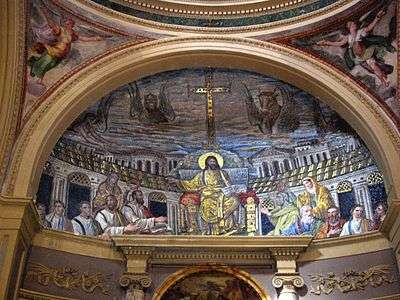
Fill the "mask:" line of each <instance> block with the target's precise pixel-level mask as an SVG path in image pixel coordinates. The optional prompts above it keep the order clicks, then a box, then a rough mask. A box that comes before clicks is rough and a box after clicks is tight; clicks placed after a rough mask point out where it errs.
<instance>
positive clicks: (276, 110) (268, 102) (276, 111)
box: [242, 83, 292, 134]
mask: <svg viewBox="0 0 400 300" xmlns="http://www.w3.org/2000/svg"><path fill="white" fill-rule="evenodd" d="M242 85H243V87H244V90H245V94H246V107H247V117H248V120H249V122H250V124H251V125H253V126H258V129H259V130H260V131H261V132H262V133H265V134H271V133H276V131H277V130H278V129H277V128H276V127H277V125H278V123H279V122H278V121H279V120H280V119H281V118H282V116H284V117H286V116H285V115H288V113H289V111H290V110H291V108H292V105H291V101H290V96H289V93H288V92H287V91H286V90H285V89H284V88H283V87H270V86H269V87H266V88H264V89H263V91H261V92H260V93H259V95H258V100H259V101H258V102H259V105H258V103H256V101H255V99H254V98H253V96H252V94H251V92H250V90H249V89H248V87H247V86H246V85H245V84H244V83H242Z"/></svg>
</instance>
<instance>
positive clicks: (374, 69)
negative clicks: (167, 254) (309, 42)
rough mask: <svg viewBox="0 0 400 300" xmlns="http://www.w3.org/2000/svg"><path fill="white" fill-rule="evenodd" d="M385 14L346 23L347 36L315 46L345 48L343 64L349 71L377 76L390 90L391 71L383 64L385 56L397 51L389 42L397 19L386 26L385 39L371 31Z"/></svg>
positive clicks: (376, 14) (342, 35)
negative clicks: (355, 70)
mask: <svg viewBox="0 0 400 300" xmlns="http://www.w3.org/2000/svg"><path fill="white" fill-rule="evenodd" d="M385 14H386V11H385V10H384V9H376V10H373V11H371V12H369V13H368V14H367V15H365V16H363V17H362V18H361V19H360V20H358V21H354V20H352V21H348V22H347V23H346V29H347V31H348V32H347V33H346V34H339V35H338V36H336V39H334V40H331V39H329V40H328V39H323V40H321V41H319V42H317V43H316V44H317V45H318V46H335V47H346V51H345V53H344V57H343V59H344V61H345V63H346V66H347V67H348V68H349V69H350V70H352V69H353V68H354V67H355V66H357V65H360V66H362V67H363V68H364V69H365V70H367V71H368V72H370V73H372V74H374V75H376V76H377V77H378V79H379V80H380V82H381V83H382V84H383V85H384V86H385V87H388V86H389V81H388V78H387V77H388V75H389V74H391V73H392V72H393V69H394V67H393V66H392V65H389V64H387V63H385V60H384V56H385V54H386V52H394V51H396V49H395V47H393V46H392V42H393V41H394V40H395V38H396V17H395V16H394V17H392V18H391V20H390V22H389V34H388V35H387V36H383V35H375V34H373V30H374V28H375V26H376V25H377V24H378V22H379V21H380V20H381V18H382V17H383V16H384V15H385Z"/></svg>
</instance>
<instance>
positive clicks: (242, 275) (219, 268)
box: [152, 265, 271, 300]
mask: <svg viewBox="0 0 400 300" xmlns="http://www.w3.org/2000/svg"><path fill="white" fill-rule="evenodd" d="M207 271H216V272H221V273H225V274H229V275H232V276H233V277H235V278H238V279H240V280H241V281H244V282H246V283H247V284H248V285H249V286H251V287H252V288H253V289H254V290H255V291H256V293H257V294H258V296H259V297H260V299H261V300H271V297H270V296H269V295H268V294H267V293H266V292H265V291H264V289H263V288H261V285H260V284H259V283H258V282H257V281H256V280H255V279H254V278H253V277H252V276H251V275H250V274H249V273H247V272H245V271H242V270H238V269H236V268H232V267H228V266H224V265H201V266H194V267H187V268H184V269H183V270H179V271H177V272H175V273H173V274H172V275H170V276H169V277H168V278H167V279H166V280H165V281H164V282H163V283H162V284H161V286H160V287H159V288H158V289H157V290H156V291H155V292H154V294H153V298H152V299H153V300H161V297H162V296H163V295H164V293H165V292H166V291H167V290H168V289H169V288H171V287H172V286H173V285H174V284H175V283H177V282H178V281H180V280H182V279H184V278H186V277H188V276H190V275H193V274H196V273H201V272H207Z"/></svg>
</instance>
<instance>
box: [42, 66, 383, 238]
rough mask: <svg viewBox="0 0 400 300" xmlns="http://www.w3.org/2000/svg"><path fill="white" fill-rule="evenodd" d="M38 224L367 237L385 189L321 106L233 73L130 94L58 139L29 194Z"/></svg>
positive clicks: (117, 96)
mask: <svg viewBox="0 0 400 300" xmlns="http://www.w3.org/2000/svg"><path fill="white" fill-rule="evenodd" d="M37 203H38V209H39V212H40V214H41V216H42V222H43V225H44V226H46V227H51V228H53V229H58V230H65V231H73V232H75V234H83V235H92V236H100V237H102V238H108V237H109V236H110V235H114V234H130V233H133V234H140V233H143V234H202V235H284V236H290V235H304V234H306V235H316V237H318V238H327V237H337V236H339V235H352V234H360V233H365V232H367V231H370V230H376V229H378V228H379V226H380V223H381V222H382V220H383V218H384V216H385V214H386V192H385V188H384V182H383V178H382V176H381V174H380V172H379V170H378V168H377V166H376V165H375V162H374V160H373V158H372V156H371V154H370V153H369V151H368V149H367V148H366V146H365V144H364V143H363V141H362V140H361V139H360V137H358V136H357V134H356V133H355V132H354V131H353V130H352V129H351V128H350V127H349V125H348V124H347V123H346V122H345V121H344V120H343V119H341V118H340V117H339V116H338V115H337V114H336V113H335V112H334V111H333V110H332V109H330V108H329V106H328V105H327V104H325V103H324V102H322V101H319V100H317V99H315V98H314V97H312V96H311V95H309V94H307V93H306V92H304V91H301V90H299V89H297V88H296V87H293V86H291V85H289V84H286V83H284V82H281V81H279V80H276V79H273V78H270V77H266V76H262V75H260V74H256V73H250V72H246V71H240V70H228V69H184V70H177V71H170V72H164V73H160V74H157V75H153V76H150V77H147V78H143V79H140V80H138V81H136V82H131V83H129V84H126V85H124V86H122V87H120V88H118V89H116V90H114V91H113V92H111V93H109V94H108V95H106V96H104V97H103V98H102V99H99V101H98V102H97V103H96V104H95V105H93V106H92V107H89V108H88V109H87V110H86V111H84V112H83V113H82V114H81V115H80V116H79V117H78V118H77V119H76V120H75V121H74V122H73V124H71V126H70V127H69V129H68V130H67V131H66V132H65V133H64V134H63V135H62V137H61V138H60V140H59V141H58V143H57V144H56V146H55V148H54V149H53V152H52V154H51V156H50V157H49V160H48V162H47V164H46V168H45V170H44V172H43V175H42V178H41V183H40V188H39V191H38V194H37Z"/></svg>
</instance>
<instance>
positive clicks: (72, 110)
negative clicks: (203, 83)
mask: <svg viewBox="0 0 400 300" xmlns="http://www.w3.org/2000/svg"><path fill="white" fill-rule="evenodd" d="M138 52H140V55H138V54H137V53H138ZM206 66H211V67H228V68H235V69H242V70H248V71H254V72H258V73H260V74H263V75H268V76H273V77H275V78H277V79H280V80H283V81H285V82H287V83H290V84H292V85H295V86H297V87H298V88H300V89H303V90H305V91H306V92H309V93H310V94H312V95H314V96H316V97H317V98H319V99H320V100H322V101H325V102H327V103H328V104H329V105H330V106H331V107H332V108H333V109H335V110H336V111H337V112H338V113H339V114H340V115H341V116H342V117H343V118H344V119H345V120H346V121H347V122H348V123H349V124H350V125H351V126H352V127H353V128H354V129H355V130H356V131H357V133H358V134H359V135H360V136H361V137H362V138H363V139H364V141H365V142H366V144H367V145H368V147H369V149H370V150H371V152H372V153H373V154H374V157H375V159H376V160H377V162H378V164H379V165H380V168H381V170H382V171H383V173H384V176H385V178H386V179H387V180H386V184H387V185H390V186H391V188H388V190H392V193H391V194H390V196H391V198H396V197H397V195H398V194H399V191H397V190H398V189H400V170H399V169H398V168H396V167H395V166H398V165H400V157H399V155H398V151H399V148H400V140H399V133H398V131H397V129H396V127H395V125H394V123H393V121H392V120H391V119H390V118H389V117H388V115H387V114H385V111H384V109H383V108H382V107H381V106H380V105H379V104H378V102H377V101H376V100H375V99H374V98H373V97H372V96H371V95H370V94H368V93H367V92H365V91H364V90H362V89H360V88H359V86H358V85H357V84H356V83H355V82H353V81H352V80H351V79H347V80H344V79H343V78H341V77H342V76H343V74H341V73H339V72H336V71H334V70H332V69H331V68H330V67H329V66H326V65H324V64H323V63H320V62H319V61H317V60H315V59H313V58H310V57H308V56H306V55H304V54H302V53H299V52H297V51H295V50H292V49H286V48H284V47H281V46H279V45H275V44H271V43H267V42H260V41H255V40H249V39H245V38H237V37H193V38H187V37H181V38H170V39H165V40H162V41H154V42H149V43H145V44H141V45H136V46H135V45H133V44H132V45H130V46H129V45H128V46H126V47H125V48H122V49H120V50H118V51H115V52H114V53H112V54H110V55H109V56H106V57H103V58H101V59H99V60H97V61H95V62H93V63H92V64H90V65H89V66H87V67H86V68H84V69H83V70H81V71H80V72H77V73H76V74H74V75H73V76H72V77H70V78H69V79H67V80H66V81H64V82H63V83H61V84H60V85H59V86H58V87H57V88H55V89H54V92H53V93H52V94H51V95H50V96H49V97H48V98H47V99H46V100H45V101H44V102H43V103H42V104H41V106H40V107H39V108H38V110H37V111H36V112H35V113H34V114H33V115H32V117H31V119H30V120H29V121H28V122H27V124H26V125H25V127H24V129H23V130H22V132H21V134H20V136H19V138H18V140H17V142H16V144H15V148H14V149H15V151H14V155H13V158H12V161H11V164H10V172H9V176H7V178H6V182H5V185H4V191H5V192H6V193H7V194H9V195H13V196H21V197H32V196H33V194H34V193H35V192H36V190H37V187H38V182H39V178H40V173H41V171H42V168H43V165H44V163H45V161H46V159H47V158H48V156H49V154H50V152H51V150H52V148H53V146H54V145H55V143H56V141H57V139H58V138H59V137H60V136H61V134H62V133H63V132H64V131H65V129H66V128H67V127H68V126H69V124H70V123H71V122H72V121H73V120H74V119H75V118H76V117H77V116H78V115H79V114H80V113H81V112H82V111H83V110H84V109H86V108H87V107H88V106H89V105H91V104H93V103H94V102H95V101H97V99H99V98H100V97H101V96H104V95H105V94H106V93H107V92H109V91H110V90H113V89H115V88H117V87H119V86H121V85H122V84H125V83H127V82H131V81H132V80H136V79H139V78H141V77H144V76H148V75H151V74H156V73H159V72H163V71H167V70H173V69H179V68H188V67H206ZM389 158H390V159H389Z"/></svg>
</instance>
